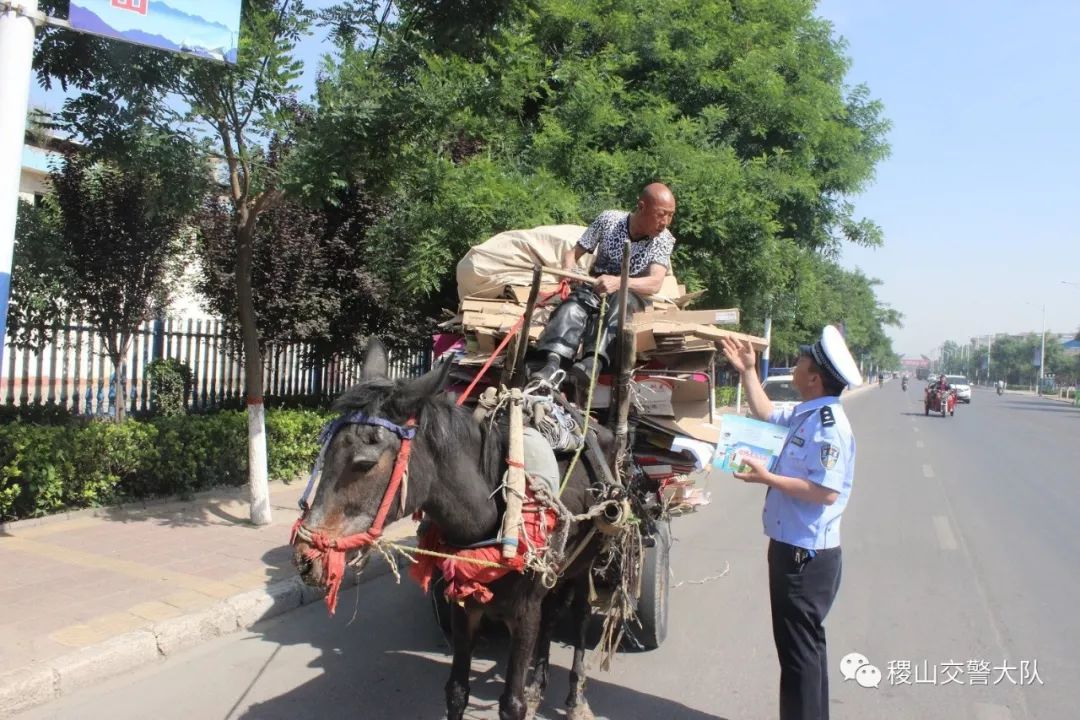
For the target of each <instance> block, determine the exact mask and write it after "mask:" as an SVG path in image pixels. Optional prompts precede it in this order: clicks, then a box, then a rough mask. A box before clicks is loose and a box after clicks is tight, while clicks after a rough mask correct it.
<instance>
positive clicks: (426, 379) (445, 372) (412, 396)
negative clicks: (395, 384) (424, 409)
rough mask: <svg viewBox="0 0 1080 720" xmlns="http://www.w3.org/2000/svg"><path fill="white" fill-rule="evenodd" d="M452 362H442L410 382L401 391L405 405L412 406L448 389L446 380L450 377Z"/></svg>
mask: <svg viewBox="0 0 1080 720" xmlns="http://www.w3.org/2000/svg"><path fill="white" fill-rule="evenodd" d="M451 367H452V365H451V363H450V360H449V359H446V360H441V361H439V363H438V364H437V365H436V366H435V367H433V368H431V370H430V371H428V372H427V373H426V374H424V375H422V376H421V377H418V378H417V379H415V380H412V381H410V382H409V383H408V384H407V385H406V386H405V387H404V388H402V391H401V396H400V398H401V402H402V404H403V405H406V406H411V405H414V404H416V403H419V402H420V401H422V400H424V399H425V398H429V397H433V396H435V395H438V394H439V393H441V392H442V391H443V389H444V388H445V387H446V380H447V378H448V377H449V376H450V368H451Z"/></svg>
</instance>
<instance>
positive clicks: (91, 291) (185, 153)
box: [51, 127, 208, 421]
mask: <svg viewBox="0 0 1080 720" xmlns="http://www.w3.org/2000/svg"><path fill="white" fill-rule="evenodd" d="M118 147H119V146H117V147H114V148H112V149H111V151H110V153H109V156H108V159H103V158H101V157H100V156H99V155H97V154H96V153H95V152H94V149H93V148H88V149H87V151H85V152H82V153H79V154H69V155H67V156H65V157H64V158H63V160H62V162H61V164H60V166H59V167H58V168H56V169H54V170H53V172H52V173H51V180H52V187H53V190H54V191H55V197H56V204H57V207H58V208H59V216H58V218H57V219H56V229H57V231H58V235H57V238H56V240H55V242H54V243H53V244H52V249H53V250H54V251H55V252H56V256H55V257H54V258H53V263H54V264H55V266H57V267H59V268H62V269H60V270H59V272H57V277H58V278H61V279H63V280H64V281H65V283H66V284H65V286H64V287H63V288H60V290H61V295H60V297H63V298H65V300H66V302H65V303H64V306H63V310H64V311H67V312H70V311H72V310H77V311H79V313H80V314H81V315H82V316H83V317H85V318H86V319H87V320H88V321H89V322H90V324H91V325H93V326H94V327H95V328H97V331H98V332H99V334H100V335H101V338H102V340H103V341H104V344H105V352H106V353H107V354H108V356H109V358H110V360H111V361H112V364H113V368H114V382H115V397H116V404H115V417H116V419H117V420H118V421H119V420H122V419H123V417H124V412H125V407H126V403H125V401H124V393H123V392H122V388H121V382H122V378H123V376H124V373H123V372H122V364H123V362H124V358H125V357H127V352H128V348H129V346H130V343H131V338H132V336H133V335H134V333H135V331H136V330H137V329H138V326H139V325H140V324H141V323H143V322H145V321H146V320H148V319H149V318H150V317H151V314H152V312H153V310H154V308H155V307H158V308H160V307H162V306H164V305H165V304H166V302H167V297H168V294H169V292H170V290H171V289H172V286H173V284H174V282H175V280H176V279H177V278H178V277H179V274H180V272H181V271H182V269H183V261H184V245H185V243H184V238H183V232H184V230H185V226H186V223H187V220H188V218H189V217H190V216H191V213H192V212H193V211H194V209H195V208H196V207H197V205H198V202H199V200H200V198H201V196H202V194H203V193H204V192H205V190H206V187H207V180H208V167H207V165H206V164H205V162H203V161H202V158H201V157H200V156H198V155H196V154H193V152H192V147H191V146H190V145H189V144H188V143H185V142H182V141H177V140H176V139H175V138H173V137H171V136H162V135H161V134H160V133H157V132H155V131H153V130H151V129H149V128H146V127H136V128H134V129H133V130H131V131H129V132H128V133H127V142H126V144H125V145H124V150H123V151H122V152H120V151H118V150H117V148H118ZM54 307H55V309H60V307H59V306H54ZM58 319H59V318H54V322H55V320H58Z"/></svg>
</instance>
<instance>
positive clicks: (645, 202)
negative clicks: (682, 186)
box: [630, 183, 675, 237]
mask: <svg viewBox="0 0 1080 720" xmlns="http://www.w3.org/2000/svg"><path fill="white" fill-rule="evenodd" d="M674 217H675V194H674V193H672V192H671V189H670V188H669V187H668V186H667V185H664V184H663V183H650V184H648V185H646V186H645V187H644V189H642V191H641V195H640V196H638V204H637V210H635V211H634V216H633V218H632V219H631V228H630V233H631V235H633V236H635V237H638V236H642V235H647V236H649V237H656V236H657V235H659V234H660V233H662V232H664V231H665V230H667V228H668V225H670V224H671V220H672V218H674Z"/></svg>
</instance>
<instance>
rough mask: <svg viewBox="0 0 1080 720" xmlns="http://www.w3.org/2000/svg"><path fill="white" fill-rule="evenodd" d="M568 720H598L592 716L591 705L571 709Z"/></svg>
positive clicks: (568, 712)
mask: <svg viewBox="0 0 1080 720" xmlns="http://www.w3.org/2000/svg"><path fill="white" fill-rule="evenodd" d="M566 719H567V720H596V716H595V715H593V714H592V710H591V709H590V708H589V703H581V704H580V705H575V706H574V707H572V708H570V709H569V710H568V711H567V713H566Z"/></svg>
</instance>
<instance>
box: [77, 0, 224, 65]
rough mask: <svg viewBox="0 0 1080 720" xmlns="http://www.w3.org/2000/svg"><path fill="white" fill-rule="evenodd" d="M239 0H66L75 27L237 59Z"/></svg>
mask: <svg viewBox="0 0 1080 720" xmlns="http://www.w3.org/2000/svg"><path fill="white" fill-rule="evenodd" d="M240 3H241V0H169V1H168V2H165V1H164V0H71V10H70V12H69V14H68V22H70V23H71V27H72V29H74V30H79V31H80V32H86V33H91V34H93V35H100V36H102V37H107V38H115V39H116V40H123V41H125V42H130V43H137V44H139V45H148V46H150V47H154V48H159V49H162V50H171V51H173V52H180V53H187V54H189V55H195V56H198V57H203V58H210V59H213V60H221V61H224V62H230V63H235V62H236V50H237V45H238V44H239V37H240Z"/></svg>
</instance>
